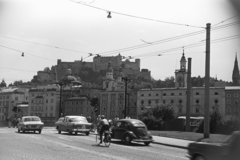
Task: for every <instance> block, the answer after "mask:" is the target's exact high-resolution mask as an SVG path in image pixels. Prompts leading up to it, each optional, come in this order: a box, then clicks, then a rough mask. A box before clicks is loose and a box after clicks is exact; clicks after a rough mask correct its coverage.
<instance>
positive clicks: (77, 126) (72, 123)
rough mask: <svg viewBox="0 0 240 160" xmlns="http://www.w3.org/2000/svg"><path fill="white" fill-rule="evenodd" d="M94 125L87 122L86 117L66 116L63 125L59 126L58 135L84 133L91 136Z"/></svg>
mask: <svg viewBox="0 0 240 160" xmlns="http://www.w3.org/2000/svg"><path fill="white" fill-rule="evenodd" d="M91 125H92V123H89V122H88V121H87V118H86V117H84V116H65V117H64V119H63V121H62V123H59V125H58V129H57V130H58V133H59V134H61V132H68V133H69V134H72V133H73V132H74V133H75V134H78V133H84V134H86V135H89V133H90V129H91Z"/></svg>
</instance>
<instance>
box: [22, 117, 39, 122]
mask: <svg viewBox="0 0 240 160" xmlns="http://www.w3.org/2000/svg"><path fill="white" fill-rule="evenodd" d="M23 121H24V122H29V121H40V119H39V118H37V117H32V118H24V119H23Z"/></svg>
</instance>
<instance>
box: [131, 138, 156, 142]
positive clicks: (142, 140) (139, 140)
mask: <svg viewBox="0 0 240 160" xmlns="http://www.w3.org/2000/svg"><path fill="white" fill-rule="evenodd" d="M132 141H133V142H153V140H152V139H132Z"/></svg>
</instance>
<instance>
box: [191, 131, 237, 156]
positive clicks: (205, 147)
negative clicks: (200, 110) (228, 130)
mask: <svg viewBox="0 0 240 160" xmlns="http://www.w3.org/2000/svg"><path fill="white" fill-rule="evenodd" d="M188 148H189V149H188V154H189V155H190V158H191V159H192V160H239V159H240V131H235V132H233V133H232V134H231V135H230V136H229V137H227V139H225V140H224V141H223V143H205V142H195V143H190V144H189V146H188Z"/></svg>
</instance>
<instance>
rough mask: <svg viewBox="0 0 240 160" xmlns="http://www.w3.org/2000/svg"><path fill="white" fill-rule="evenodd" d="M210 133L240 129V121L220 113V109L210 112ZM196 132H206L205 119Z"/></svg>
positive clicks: (223, 132) (222, 132)
mask: <svg viewBox="0 0 240 160" xmlns="http://www.w3.org/2000/svg"><path fill="white" fill-rule="evenodd" d="M209 123H210V133H217V134H231V133H232V132H233V131H237V130H240V121H239V120H236V118H235V117H230V118H229V117H227V116H225V117H224V116H223V115H222V114H220V113H219V112H218V111H215V112H212V113H211V114H210V122H209ZM195 132H198V133H203V132H204V120H203V121H202V122H201V123H200V124H199V126H198V127H197V128H196V129H195Z"/></svg>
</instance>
